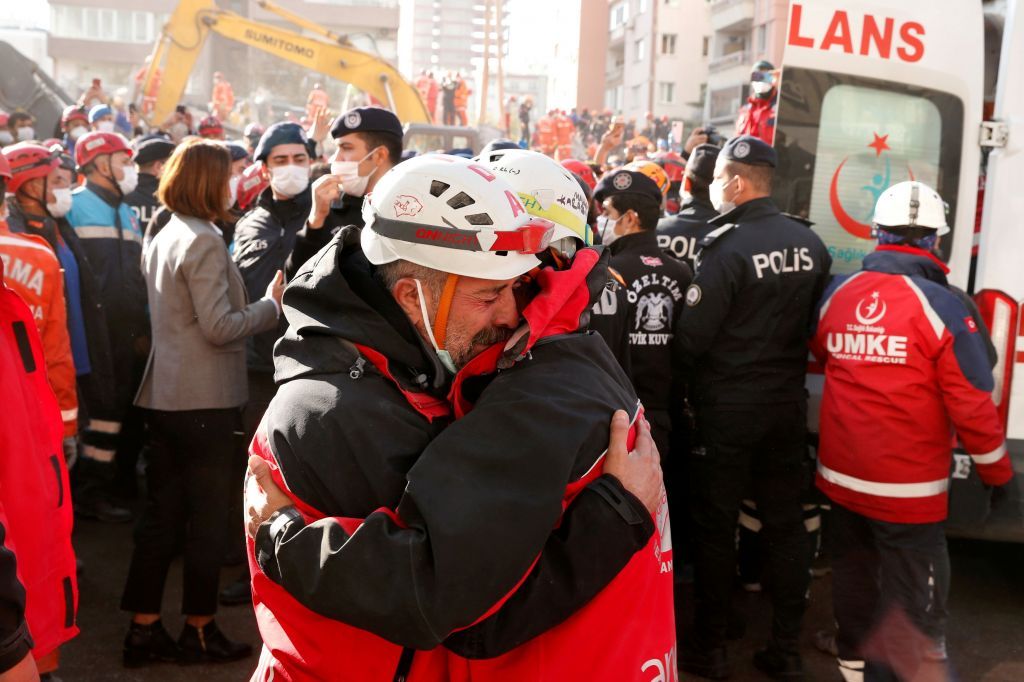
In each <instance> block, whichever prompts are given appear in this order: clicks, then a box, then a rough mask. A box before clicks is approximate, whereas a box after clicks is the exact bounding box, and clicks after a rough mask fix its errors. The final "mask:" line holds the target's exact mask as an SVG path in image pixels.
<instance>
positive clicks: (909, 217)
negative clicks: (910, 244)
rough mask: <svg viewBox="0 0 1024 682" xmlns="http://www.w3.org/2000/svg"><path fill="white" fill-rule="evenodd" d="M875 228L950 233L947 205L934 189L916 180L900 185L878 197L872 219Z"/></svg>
mask: <svg viewBox="0 0 1024 682" xmlns="http://www.w3.org/2000/svg"><path fill="white" fill-rule="evenodd" d="M872 222H873V223H874V224H875V227H876V228H886V227H889V228H900V227H924V228H930V229H933V230H937V231H938V235H939V236H940V237H941V236H942V235H944V234H949V225H947V224H946V202H944V201H943V200H942V197H940V196H939V193H938V192H936V191H935V190H934V189H932V188H931V187H929V186H928V185H926V184H924V183H923V182H917V181H916V180H907V181H906V182H900V183H897V184H895V185H893V186H891V187H889V188H888V189H886V190H885V191H884V192H882V196H880V197H878V202H877V203H876V204H875V215H874V218H873V219H872Z"/></svg>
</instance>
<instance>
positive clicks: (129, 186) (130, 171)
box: [117, 164, 139, 194]
mask: <svg viewBox="0 0 1024 682" xmlns="http://www.w3.org/2000/svg"><path fill="white" fill-rule="evenodd" d="M121 173H123V174H124V177H123V178H121V179H120V180H118V181H117V187H118V189H120V190H121V194H131V193H132V192H134V191H135V188H136V187H138V186H139V169H138V168H136V167H135V164H129V165H127V166H122V167H121Z"/></svg>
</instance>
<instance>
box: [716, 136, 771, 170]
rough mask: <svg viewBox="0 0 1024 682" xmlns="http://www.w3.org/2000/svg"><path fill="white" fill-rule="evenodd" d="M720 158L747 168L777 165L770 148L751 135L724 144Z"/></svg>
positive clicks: (738, 137) (737, 137)
mask: <svg viewBox="0 0 1024 682" xmlns="http://www.w3.org/2000/svg"><path fill="white" fill-rule="evenodd" d="M722 156H724V157H725V158H726V159H728V160H729V161H736V162H737V163H745V164H747V165H748V166H771V167H772V168H775V166H776V165H778V162H779V157H778V156H777V155H776V154H775V150H774V149H772V146H771V145H770V144H768V143H766V142H764V141H762V140H761V138H759V137H754V136H753V135H738V136H736V137H734V138H732V139H731V140H729V141H728V142H726V143H725V147H723V148H722Z"/></svg>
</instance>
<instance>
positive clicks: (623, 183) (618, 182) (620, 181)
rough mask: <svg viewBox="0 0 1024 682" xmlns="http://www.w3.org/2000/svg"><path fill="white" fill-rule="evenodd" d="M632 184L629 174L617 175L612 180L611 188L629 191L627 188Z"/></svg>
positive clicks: (631, 177)
mask: <svg viewBox="0 0 1024 682" xmlns="http://www.w3.org/2000/svg"><path fill="white" fill-rule="evenodd" d="M632 184H633V176H632V175H630V174H629V173H618V174H616V176H615V177H614V178H612V187H614V188H615V189H617V190H619V191H620V192H621V191H622V190H626V189H629V186H630V185H632Z"/></svg>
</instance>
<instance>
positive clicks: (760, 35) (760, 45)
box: [757, 24, 768, 54]
mask: <svg viewBox="0 0 1024 682" xmlns="http://www.w3.org/2000/svg"><path fill="white" fill-rule="evenodd" d="M757 51H758V52H759V53H761V54H764V53H765V52H767V51H768V26H767V25H766V24H761V25H760V26H758V27H757Z"/></svg>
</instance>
